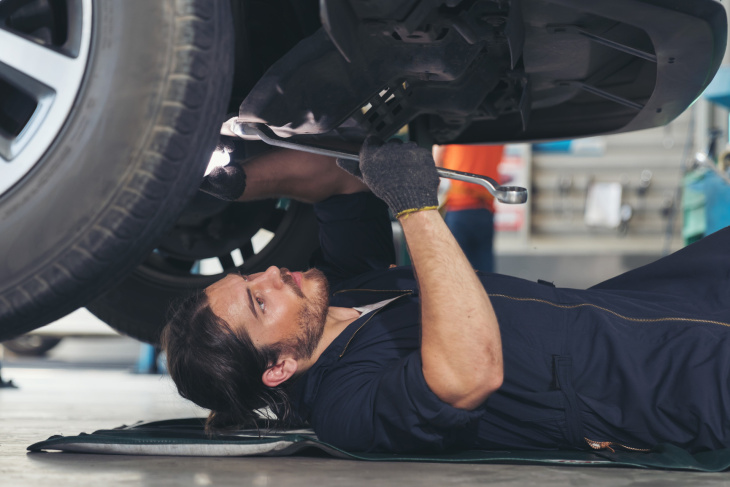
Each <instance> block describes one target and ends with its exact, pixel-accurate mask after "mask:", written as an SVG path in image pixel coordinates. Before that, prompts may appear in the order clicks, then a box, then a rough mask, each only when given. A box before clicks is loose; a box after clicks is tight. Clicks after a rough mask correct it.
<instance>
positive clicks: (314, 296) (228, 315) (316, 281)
mask: <svg viewBox="0 0 730 487" xmlns="http://www.w3.org/2000/svg"><path fill="white" fill-rule="evenodd" d="M205 292H206V294H207V296H208V300H209V302H210V307H211V309H212V310H213V312H214V313H215V314H216V315H218V316H220V317H221V318H223V319H224V320H225V321H226V322H227V323H228V324H229V325H230V326H231V327H232V328H233V329H234V330H240V329H241V328H243V329H244V330H245V331H246V332H247V333H248V335H249V337H250V338H251V340H252V341H253V343H254V345H255V346H256V348H259V349H260V348H262V347H265V346H271V345H274V344H283V345H284V351H287V352H290V353H292V354H293V355H294V358H297V359H300V358H309V357H310V356H311V355H312V353H313V352H314V350H315V348H316V346H317V343H318V342H319V340H320V338H321V337H322V332H323V330H324V323H325V319H326V317H327V307H328V304H329V303H328V289H327V280H326V278H325V277H324V275H323V274H322V273H321V272H320V271H319V270H316V269H310V270H309V271H307V272H305V273H300V272H293V273H290V272H289V271H288V270H286V269H279V268H277V267H273V266H272V267H269V268H268V269H267V270H266V271H265V272H259V273H257V274H251V275H248V276H245V275H240V274H229V275H228V276H226V277H225V278H223V279H221V280H220V281H218V282H215V283H213V284H211V285H210V286H208V288H207V289H206V291H205Z"/></svg>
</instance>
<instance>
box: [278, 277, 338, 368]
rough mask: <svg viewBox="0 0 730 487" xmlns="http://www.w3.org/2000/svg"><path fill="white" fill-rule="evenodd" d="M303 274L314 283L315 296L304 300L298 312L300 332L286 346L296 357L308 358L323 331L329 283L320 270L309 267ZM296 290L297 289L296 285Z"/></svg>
mask: <svg viewBox="0 0 730 487" xmlns="http://www.w3.org/2000/svg"><path fill="white" fill-rule="evenodd" d="M305 276H306V278H307V280H309V281H312V282H314V283H316V284H317V288H318V289H317V293H316V295H315V296H312V297H311V298H310V299H308V300H306V301H305V302H304V304H303V306H302V309H301V311H300V312H299V328H300V333H299V334H298V335H297V336H296V338H294V339H293V340H292V341H291V342H290V343H289V344H287V345H288V346H287V348H289V350H290V351H291V352H292V354H293V355H294V357H295V358H297V359H308V358H310V357H311V356H312V354H313V353H314V351H315V350H316V349H317V345H318V344H319V341H320V340H321V339H322V334H323V333H324V324H325V322H326V321H327V310H328V309H329V283H328V282H327V278H326V277H325V276H324V274H323V273H322V271H320V270H319V269H310V270H308V271H307V272H306V273H305ZM294 286H296V284H294ZM297 290H299V288H298V287H297ZM300 292H301V291H300ZM292 342H293V343H292Z"/></svg>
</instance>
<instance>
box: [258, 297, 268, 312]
mask: <svg viewBox="0 0 730 487" xmlns="http://www.w3.org/2000/svg"><path fill="white" fill-rule="evenodd" d="M256 302H257V303H258V304H259V308H261V311H265V308H266V306H264V302H263V301H262V300H261V299H259V298H256Z"/></svg>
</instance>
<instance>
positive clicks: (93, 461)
mask: <svg viewBox="0 0 730 487" xmlns="http://www.w3.org/2000/svg"><path fill="white" fill-rule="evenodd" d="M69 342H71V340H69ZM77 342H81V340H77ZM96 342H97V343H96V345H94V346H93V347H92V348H91V349H89V346H91V345H92V344H88V343H83V344H78V343H77V344H74V343H69V344H66V343H62V345H61V347H60V350H59V351H58V352H57V353H56V354H55V356H53V357H52V358H51V360H46V361H39V360H17V359H12V357H6V359H7V360H6V361H5V362H4V368H3V369H2V373H3V377H4V378H5V379H12V380H13V381H14V382H15V383H17V384H18V385H19V386H20V388H19V389H0V485H2V486H3V487H14V486H46V485H47V486H54V487H55V486H58V485H73V486H79V487H80V486H87V485H89V486H91V485H93V486H99V485H104V486H116V485H154V486H165V485H171V486H172V485H174V486H185V485H241V486H247V485H251V486H256V487H267V486H271V487H273V486H281V485H303V486H309V485H317V486H318V487H329V486H337V487H341V486H344V485H347V486H368V487H373V486H391V485H392V486H401V487H405V486H424V485H433V486H444V485H454V486H456V485H458V486H471V485H501V486H514V487H517V486H526V485H539V486H541V487H548V486H565V485H576V486H585V485H591V486H616V485H642V486H649V485H657V486H659V485H661V486H663V487H669V486H685V485H727V484H728V483H730V474H728V473H714V474H707V473H691V472H662V471H648V470H640V469H623V468H586V467H538V466H515V465H448V464H415V463H399V464H394V463H377V464H374V463H366V462H356V461H348V460H339V459H331V458H325V457H314V456H312V457H290V458H181V457H135V456H116V455H90V454H69V453H36V454H28V453H26V447H27V446H28V445H30V444H31V443H34V442H36V441H40V440H44V439H46V438H48V437H49V436H51V435H55V434H67V435H68V434H77V433H80V432H82V431H84V432H91V431H94V430H96V429H101V428H108V427H113V426H119V425H121V424H130V423H133V422H136V421H137V420H141V419H144V420H160V419H169V418H180V417H190V416H198V415H203V414H204V413H203V411H202V410H200V409H198V408H196V407H195V406H193V405H192V404H191V403H189V402H187V401H185V400H183V399H181V398H179V397H178V396H177V393H176V392H175V390H174V386H173V385H172V382H171V381H170V380H169V379H168V378H167V377H166V376H157V375H155V376H150V375H136V374H132V373H130V369H131V365H132V364H133V363H134V359H135V357H136V353H137V350H138V345H137V344H136V343H135V342H133V341H131V340H128V339H122V338H114V339H107V340H97V341H96ZM94 347H95V348H94Z"/></svg>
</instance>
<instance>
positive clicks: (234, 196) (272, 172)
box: [200, 149, 368, 203]
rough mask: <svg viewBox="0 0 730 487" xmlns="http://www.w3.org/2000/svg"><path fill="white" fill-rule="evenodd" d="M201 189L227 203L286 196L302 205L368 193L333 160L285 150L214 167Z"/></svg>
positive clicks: (361, 184)
mask: <svg viewBox="0 0 730 487" xmlns="http://www.w3.org/2000/svg"><path fill="white" fill-rule="evenodd" d="M200 189H201V190H202V191H205V192H206V193H209V194H211V195H213V196H215V197H217V198H220V199H223V200H228V201H252V200H259V199H265V198H272V197H287V198H292V199H295V200H299V201H303V202H305V203H316V202H318V201H322V200H324V199H326V198H328V197H330V196H333V195H336V194H349V193H357V192H361V191H368V188H367V186H365V184H363V183H362V181H360V180H359V179H357V178H356V177H353V176H351V175H349V174H347V173H346V172H343V171H340V170H339V169H338V168H337V167H336V165H335V159H333V158H331V157H327V156H321V155H318V154H310V153H308V152H299V151H293V150H287V149H275V150H271V151H268V152H265V153H263V154H260V155H258V156H254V157H252V158H249V159H246V160H245V161H234V162H231V163H230V164H228V165H226V166H222V167H217V168H215V169H213V170H212V171H211V173H210V174H208V175H207V176H206V177H205V178H204V180H203V183H202V185H201V186H200ZM244 190H245V191H244Z"/></svg>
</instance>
